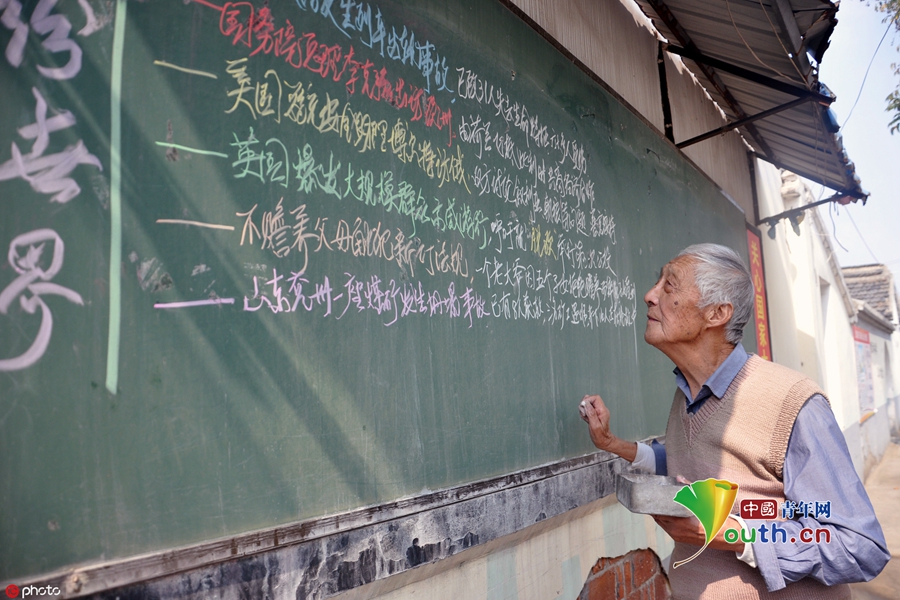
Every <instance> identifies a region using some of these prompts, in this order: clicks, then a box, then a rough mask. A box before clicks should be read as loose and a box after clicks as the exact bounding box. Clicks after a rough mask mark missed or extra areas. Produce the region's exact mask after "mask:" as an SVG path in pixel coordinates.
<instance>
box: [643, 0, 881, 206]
mask: <svg viewBox="0 0 900 600" xmlns="http://www.w3.org/2000/svg"><path fill="white" fill-rule="evenodd" d="M635 1H636V2H637V4H638V5H639V6H640V7H641V9H642V10H643V12H644V14H646V15H647V17H649V18H650V19H651V20H652V21H653V23H654V25H655V26H656V29H657V30H658V31H659V32H660V34H661V35H662V36H663V37H664V38H665V39H666V40H667V43H666V44H664V46H663V48H664V49H665V50H667V51H668V52H669V53H672V54H678V55H679V56H681V57H682V58H683V59H684V61H685V63H686V64H687V65H688V68H690V69H691V71H693V73H694V74H695V75H696V77H697V79H698V80H699V81H700V83H701V84H702V85H703V86H704V87H705V88H706V90H707V92H709V94H710V96H712V98H713V100H715V101H716V103H717V104H718V105H719V107H720V108H721V109H722V110H723V111H724V112H725V114H726V115H727V117H728V119H729V122H730V123H729V125H726V126H725V127H722V128H720V129H716V130H714V131H711V132H708V133H707V134H704V135H702V136H697V137H695V138H692V139H690V140H676V143H677V145H678V146H679V147H682V148H683V147H686V146H689V145H691V144H694V143H698V142H701V141H703V140H705V139H708V138H710V137H713V136H715V135H718V134H721V133H724V132H725V131H729V130H731V129H740V131H741V132H742V133H743V135H744V138H745V139H746V140H747V142H748V143H749V144H750V145H751V146H752V147H753V150H754V151H755V153H756V154H757V155H758V156H759V157H760V158H762V159H764V160H766V161H769V162H771V163H772V164H774V165H776V166H778V167H782V168H785V169H788V170H790V171H793V172H794V173H797V174H798V175H801V176H803V177H806V178H807V179H810V180H812V181H815V182H818V183H821V184H823V185H825V186H827V187H830V188H832V189H833V190H835V191H836V192H837V193H838V194H839V195H840V196H849V197H850V198H853V199H854V200H855V199H858V198H865V197H866V196H867V193H866V192H865V191H863V189H862V188H861V186H860V181H859V177H857V176H856V172H855V168H854V165H853V163H852V162H851V161H850V159H849V158H848V157H847V153H846V152H845V151H844V148H843V145H842V143H841V136H840V134H839V133H838V132H837V130H838V127H837V123H836V121H835V119H834V115H833V113H832V112H831V111H830V110H829V109H828V106H829V105H830V104H831V102H832V101H834V99H835V97H834V94H832V93H831V91H830V90H828V88H827V87H825V86H824V85H823V84H821V83H820V82H819V80H818V73H817V64H818V62H820V61H821V59H822V55H823V54H824V52H825V50H826V49H827V48H828V38H829V37H830V35H831V32H832V31H833V30H834V27H835V25H836V24H837V19H836V18H835V15H836V13H837V10H838V7H837V5H836V4H834V3H832V2H829V1H826V0H635Z"/></svg>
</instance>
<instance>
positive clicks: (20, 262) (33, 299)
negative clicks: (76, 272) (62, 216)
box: [0, 229, 84, 371]
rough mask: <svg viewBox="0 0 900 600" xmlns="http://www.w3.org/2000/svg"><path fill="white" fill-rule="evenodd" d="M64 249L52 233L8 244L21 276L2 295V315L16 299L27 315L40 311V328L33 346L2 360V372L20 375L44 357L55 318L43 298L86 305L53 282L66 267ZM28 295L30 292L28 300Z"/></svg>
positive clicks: (35, 233)
mask: <svg viewBox="0 0 900 600" xmlns="http://www.w3.org/2000/svg"><path fill="white" fill-rule="evenodd" d="M48 242H49V243H51V244H52V248H53V254H52V258H51V259H50V265H49V267H47V268H44V267H43V266H42V265H41V258H42V257H43V255H44V250H45V248H46V247H47V243H48ZM63 255H64V245H63V241H62V238H61V237H59V234H57V233H56V232H55V231H54V230H52V229H35V230H34V231H29V232H28V233H23V234H21V235H19V236H16V237H15V238H13V240H12V242H11V243H10V244H9V255H8V256H9V264H10V265H11V266H12V268H13V269H14V270H15V272H16V273H18V274H19V276H18V277H16V278H15V279H13V280H12V282H11V283H10V284H9V285H8V286H6V288H5V289H4V290H3V291H2V292H0V314H4V315H5V314H7V312H8V311H9V307H10V305H11V304H12V303H13V301H14V300H15V299H16V298H19V304H20V305H21V306H22V309H23V310H24V311H25V312H26V313H28V314H34V312H35V311H36V310H37V309H38V307H40V309H41V326H40V328H39V329H38V333H37V335H36V336H35V338H34V341H33V342H32V343H31V346H30V347H29V348H28V349H27V350H26V351H25V352H23V353H22V354H20V355H19V356H17V357H15V358H7V359H0V371H17V370H20V369H25V368H27V367H30V366H31V365H33V364H34V363H36V362H37V361H38V360H40V358H41V357H42V356H43V355H44V352H45V351H46V350H47V346H48V345H49V344H50V336H51V334H52V333H53V315H52V314H51V313H50V308H49V307H48V306H47V304H46V303H45V302H44V300H43V299H42V298H41V295H42V294H57V295H59V296H62V297H63V298H65V299H67V300H68V301H69V302H73V303H75V304H78V305H79V306H83V305H84V301H83V300H82V299H81V296H80V295H79V294H78V293H77V292H74V291H72V290H70V289H69V288H66V287H63V286H61V285H59V284H56V283H51V282H50V280H51V279H53V277H54V276H55V275H56V274H57V273H59V270H60V269H61V268H62V265H63ZM25 292H30V293H31V296H27V295H26V294H25Z"/></svg>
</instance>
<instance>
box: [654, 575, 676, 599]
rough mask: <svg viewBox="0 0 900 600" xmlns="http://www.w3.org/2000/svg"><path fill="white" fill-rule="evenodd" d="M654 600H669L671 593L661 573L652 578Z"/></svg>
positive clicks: (667, 582)
mask: <svg viewBox="0 0 900 600" xmlns="http://www.w3.org/2000/svg"><path fill="white" fill-rule="evenodd" d="M653 587H654V594H653V595H654V598H655V600H670V599H671V598H672V592H671V590H670V589H669V581H668V580H667V579H666V576H665V575H664V574H663V573H657V574H656V577H654V578H653Z"/></svg>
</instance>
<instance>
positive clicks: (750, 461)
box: [666, 355, 850, 600]
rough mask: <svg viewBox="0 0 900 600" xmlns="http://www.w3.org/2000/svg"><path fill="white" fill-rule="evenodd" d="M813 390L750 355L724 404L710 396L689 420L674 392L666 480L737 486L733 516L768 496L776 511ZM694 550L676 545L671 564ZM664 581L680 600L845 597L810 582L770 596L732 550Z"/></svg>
mask: <svg viewBox="0 0 900 600" xmlns="http://www.w3.org/2000/svg"><path fill="white" fill-rule="evenodd" d="M817 393H818V394H822V391H821V390H820V389H819V388H818V387H817V386H816V384H815V383H813V382H812V381H810V380H809V379H808V378H807V377H806V376H804V375H802V374H801V373H797V372H796V371H792V370H790V369H788V368H786V367H782V366H780V365H777V364H774V363H771V362H768V361H766V360H763V359H761V358H759V357H758V356H755V355H752V356H751V357H750V358H749V359H748V360H747V363H746V364H745V365H744V367H743V368H742V369H741V370H740V372H739V373H738V374H737V377H735V379H734V381H733V382H732V383H731V385H730V386H729V387H728V390H727V391H726V392H725V395H724V396H723V397H722V398H721V399H716V398H715V397H711V398H709V400H707V401H706V402H705V403H704V404H703V406H702V407H701V408H700V410H698V411H697V412H696V413H695V414H693V415H691V414H688V412H687V410H686V406H685V397H684V393H682V392H681V390H678V391H677V392H676V393H675V399H674V401H673V402H672V410H671V412H670V413H669V423H668V426H667V428H666V463H667V468H668V472H669V475H671V476H676V475H681V476H682V477H684V478H686V479H687V480H688V481H699V480H703V479H707V478H709V477H714V478H716V479H726V480H728V481H730V482H732V483H736V484H738V494H737V500H736V501H735V503H734V508H733V509H732V513H733V514H737V513H738V512H739V507H740V501H741V500H742V499H743V498H771V499H775V500H777V501H778V503H779V507H780V506H781V502H783V501H784V484H783V481H782V471H783V468H784V456H785V453H786V452H787V445H788V440H789V439H790V436H791V430H792V429H793V426H794V420H795V419H796V418H797V413H799V412H800V409H801V408H802V407H803V404H804V403H805V402H806V401H807V400H808V399H809V398H810V397H811V396H812V395H813V394H817ZM823 396H824V394H823ZM796 500H804V501H805V500H809V499H806V498H797V499H796ZM757 539H759V538H757ZM770 539H771V538H770ZM696 551H697V547H696V546H691V545H689V544H680V543H676V544H675V550H674V552H673V554H672V562H673V563H674V562H675V561H678V560H682V559H685V558H687V557H689V556H690V555H692V554H694V553H695V552H696ZM669 580H670V582H671V584H672V590H673V592H674V595H675V598H676V599H677V600H682V599H684V600H687V599H694V598H704V599H707V598H708V599H711V600H713V599H714V600H743V599H745V598H746V599H750V598H790V599H801V598H804V599H805V598H809V599H831V598H847V599H849V598H850V588H849V587H848V586H847V585H837V586H832V587H829V586H825V585H823V584H821V583H819V582H817V581H815V580H813V579H808V578H807V579H802V580H800V581H798V582H795V583H789V584H788V585H787V587H786V588H784V589H781V590H779V591H777V592H772V593H769V592H767V590H766V585H765V582H764V581H763V577H762V575H761V574H760V572H759V570H758V569H754V568H753V567H750V566H749V565H747V564H746V563H743V562H741V561H739V560H738V559H737V557H736V556H735V553H734V552H729V551H722V550H712V549H710V548H707V549H706V550H704V551H703V553H702V554H700V556H698V557H697V558H695V559H694V560H693V561H691V562H689V563H687V564H685V565H682V566H680V567H678V568H677V569H671V570H670V572H669Z"/></svg>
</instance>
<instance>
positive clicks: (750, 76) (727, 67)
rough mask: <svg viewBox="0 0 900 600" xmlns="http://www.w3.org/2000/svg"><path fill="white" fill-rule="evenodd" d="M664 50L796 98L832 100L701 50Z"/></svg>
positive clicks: (668, 47)
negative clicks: (706, 53)
mask: <svg viewBox="0 0 900 600" xmlns="http://www.w3.org/2000/svg"><path fill="white" fill-rule="evenodd" d="M666 50H667V51H668V52H671V53H672V54H677V55H678V56H681V57H683V58H687V59H689V60H692V61H694V62H695V63H697V64H702V65H706V66H708V67H712V68H714V69H716V70H718V71H724V72H725V73H730V74H731V75H735V76H737V77H740V78H742V79H746V80H748V81H752V82H753V83H758V84H759V85H762V86H765V87H767V88H771V89H773V90H777V91H779V92H783V93H785V94H790V95H791V96H797V97H798V98H806V99H808V100H815V101H816V102H818V103H819V104H822V105H823V106H829V105H830V104H831V103H832V102H834V100H835V98H834V96H826V95H824V94H820V93H818V92H813V91H810V90H807V89H804V88H800V87H797V86H795V85H792V84H790V83H785V82H783V81H778V80H777V79H772V78H771V77H767V76H765V75H760V74H759V73H756V72H754V71H751V70H749V69H745V68H743V67H739V66H737V65H733V64H731V63H727V62H725V61H724V60H719V59H718V58H713V57H712V56H707V55H705V54H703V53H702V52H699V51H696V50H688V49H686V48H681V47H679V46H673V45H671V44H668V45H667V46H666Z"/></svg>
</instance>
